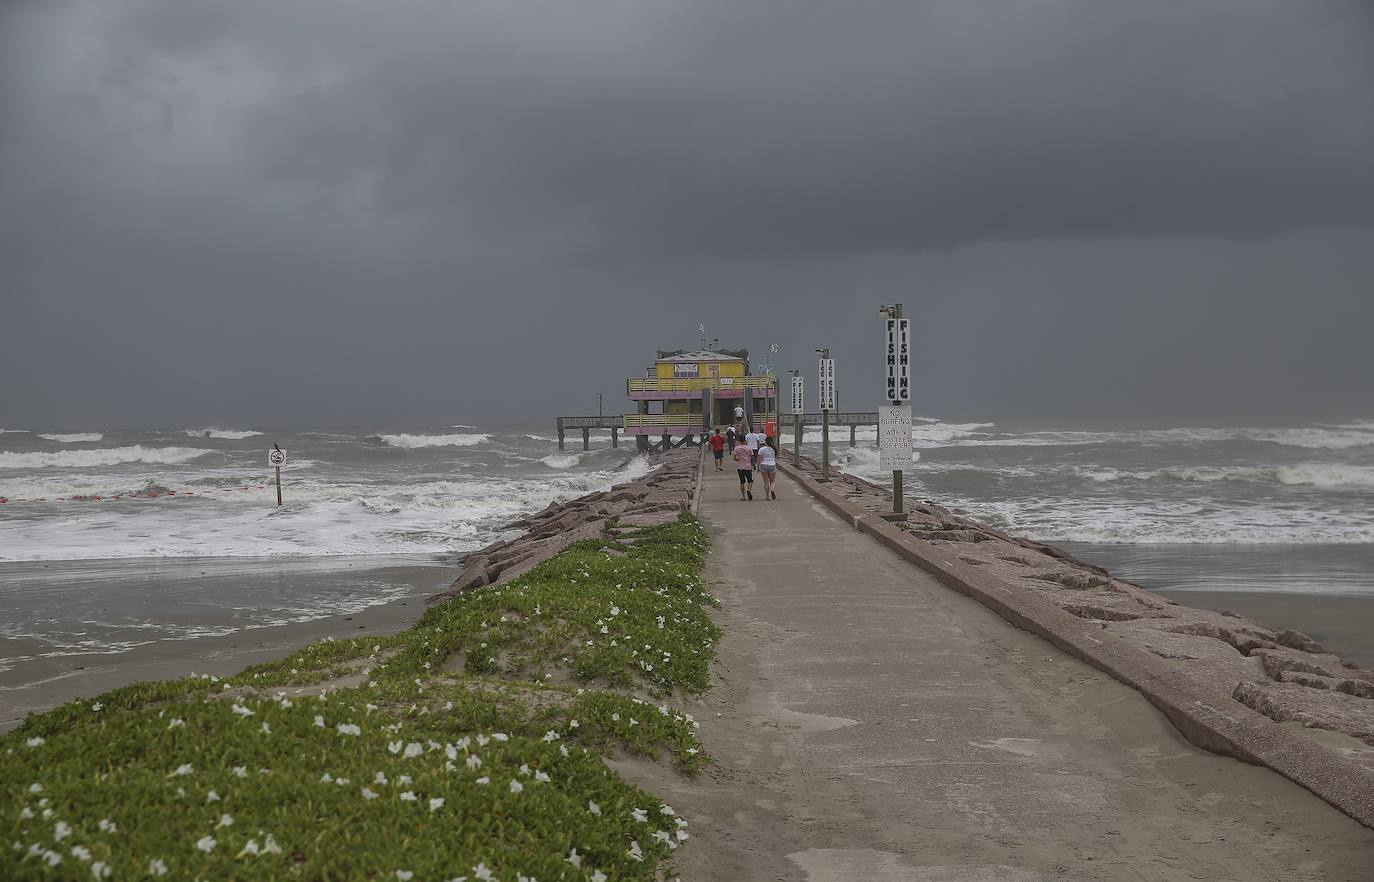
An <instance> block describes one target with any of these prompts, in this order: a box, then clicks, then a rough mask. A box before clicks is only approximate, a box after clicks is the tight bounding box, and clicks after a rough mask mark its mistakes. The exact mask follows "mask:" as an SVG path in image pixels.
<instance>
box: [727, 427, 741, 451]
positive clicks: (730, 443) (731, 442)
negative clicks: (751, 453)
mask: <svg viewBox="0 0 1374 882" xmlns="http://www.w3.org/2000/svg"><path fill="white" fill-rule="evenodd" d="M738 440H739V435H738V434H736V433H735V427H734V426H733V425H732V426H729V427H728V428H726V430H725V449H726V450H728V451H730V455H731V456H734V455H735V442H736V441H738Z"/></svg>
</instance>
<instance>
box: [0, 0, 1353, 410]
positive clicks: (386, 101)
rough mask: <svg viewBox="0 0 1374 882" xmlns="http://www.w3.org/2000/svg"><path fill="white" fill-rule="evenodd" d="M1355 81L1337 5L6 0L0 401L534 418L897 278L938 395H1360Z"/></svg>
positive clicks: (1259, 398)
mask: <svg viewBox="0 0 1374 882" xmlns="http://www.w3.org/2000/svg"><path fill="white" fill-rule="evenodd" d="M1371 95H1374V11H1371V7H1370V6H1369V5H1367V4H1364V3H1361V2H1348V3H1343V2H1322V3H1308V4H1294V3H1289V2H1279V0H1275V2H1252V0H1245V2H1241V0H1236V2H1209V3H1192V4H1162V3H1144V2H1142V3H1132V4H1126V3H1101V2H1082V3H1052V2H1027V3H977V4H974V3H964V2H959V3H914V2H891V3H881V2H867V3H864V2H860V3H845V4H798V3H771V2H770V3H765V2H750V3H716V2H698V3H670V2H647V0H640V2H629V0H623V2H605V3H552V2H551V3H544V4H516V3H509V2H485V3H476V2H474V3H449V2H437V0H435V2H420V0H416V2H407V3H362V2H340V0H329V2H324V0H311V2H307V0H297V2H291V3H229V2H219V3H212V2H185V0H149V2H124V3H98V2H89V3H66V2H29V3H12V4H8V5H6V6H5V7H4V8H3V10H0V234H3V236H0V260H2V262H0V320H3V324H4V326H5V332H6V336H7V337H10V338H11V339H12V340H13V342H12V343H11V344H9V346H8V348H7V349H6V350H4V351H3V352H0V367H3V368H5V369H6V370H7V373H9V374H10V375H11V376H21V375H29V374H32V372H33V368H34V366H35V365H38V364H42V365H43V370H42V372H41V374H40V375H39V376H37V377H35V378H34V380H33V382H31V383H25V384H22V385H19V386H11V387H10V388H8V389H6V394H5V396H4V397H5V399H6V400H5V401H0V404H5V405H6V406H7V410H8V413H12V414H14V415H15V416H14V418H15V419H19V420H21V421H24V420H35V419H36V420H45V421H49V422H57V421H61V422H64V423H68V424H79V425H85V424H89V421H90V420H96V421H98V422H102V423H111V422H112V421H118V422H124V423H137V422H139V421H156V422H159V423H164V422H167V421H168V420H183V421H198V420H226V419H240V420H248V421H255V422H262V421H267V420H275V421H320V420H327V421H332V422H359V421H363V422H366V421H368V420H373V419H375V420H402V419H410V420H419V421H429V420H431V419H438V420H442V419H443V418H444V416H441V414H442V415H451V414H453V413H456V412H458V411H459V410H462V409H472V410H474V411H477V412H481V413H490V414H493V415H499V416H502V417H506V418H511V419H517V418H525V417H529V418H533V419H543V418H544V417H545V416H547V415H549V414H550V413H551V412H553V411H557V410H566V409H567V408H568V405H567V402H568V400H569V399H570V398H573V397H575V398H577V399H578V400H583V399H589V394H588V393H587V392H586V391H585V389H587V388H591V389H593V390H594V389H595V388H602V389H605V391H607V392H609V393H615V391H616V389H617V382H616V378H617V377H623V376H624V375H626V374H628V373H634V372H637V371H638V370H639V369H641V368H642V365H641V364H640V362H642V361H643V360H644V359H645V358H646V357H647V355H648V354H649V353H650V352H651V350H652V349H653V348H655V347H656V346H660V345H661V346H670V345H682V344H691V343H693V342H695V341H694V340H693V337H694V335H693V334H692V329H694V328H695V326H696V324H697V323H698V321H702V320H704V321H706V323H707V324H708V325H710V326H711V331H710V335H711V336H715V335H719V336H721V337H722V338H724V339H723V342H725V343H728V344H731V345H749V346H752V347H753V348H754V349H755V350H759V349H761V348H762V347H764V346H766V344H767V343H768V342H772V341H774V340H776V341H777V342H782V343H783V344H784V346H785V351H786V352H788V353H789V357H790V358H792V359H794V360H796V361H797V363H798V364H800V365H805V364H809V361H807V360H805V359H802V358H800V354H801V353H807V354H808V356H807V357H808V358H809V352H810V349H811V348H812V347H813V346H815V345H822V344H823V343H830V344H831V345H833V346H834V347H836V349H837V353H839V354H842V355H843V356H844V357H846V358H848V359H849V360H850V363H854V364H856V367H855V368H854V369H852V370H851V372H850V373H849V374H848V375H849V376H854V377H856V378H864V380H865V381H866V380H867V379H869V378H870V375H872V374H874V373H876V371H875V370H874V368H873V366H871V365H868V364H867V362H864V363H863V364H864V365H865V367H862V368H859V367H858V366H857V362H858V360H859V359H860V358H861V354H866V349H865V347H866V345H867V341H868V340H869V338H870V337H872V335H873V328H872V324H873V321H874V317H873V307H874V305H875V304H876V303H878V302H881V301H887V300H892V299H906V300H907V302H908V303H909V304H910V305H912V306H916V305H918V304H919V305H920V307H921V309H922V311H923V312H924V313H925V314H928V315H930V316H939V320H940V322H941V325H942V328H941V329H940V330H939V331H938V332H935V333H930V334H929V337H928V345H927V348H926V358H927V367H928V368H929V369H930V370H931V371H935V370H937V369H941V368H943V369H945V370H946V371H947V372H948V373H949V374H951V375H952V377H957V379H954V378H952V377H945V378H944V379H943V382H942V385H940V386H939V387H938V388H936V389H932V391H931V396H932V400H933V402H934V406H936V407H943V408H945V409H950V408H954V409H958V410H960V411H962V412H977V411H979V410H982V411H984V412H989V413H993V415H995V414H996V413H997V412H1005V411H1009V410H1015V409H1019V410H1021V411H1024V412H1029V411H1034V410H1036V409H1044V408H1050V409H1051V410H1053V411H1054V412H1059V413H1079V412H1084V411H1092V412H1098V411H1101V410H1104V409H1106V410H1114V411H1115V412H1118V413H1135V412H1151V413H1162V414H1167V413H1179V414H1186V413H1189V412H1194V413H1196V412H1212V411H1215V410H1217V409H1218V408H1221V407H1232V408H1234V409H1237V410H1242V411H1248V412H1269V413H1275V414H1282V413H1288V412H1296V411H1299V410H1309V411H1314V412H1315V411H1319V410H1323V409H1325V410H1331V409H1338V408H1340V407H1343V406H1347V405H1348V406H1350V407H1354V408H1355V409H1357V410H1358V409H1359V406H1360V405H1359V404H1358V403H1355V404H1349V402H1351V401H1356V402H1358V401H1359V400H1360V399H1359V392H1358V388H1357V387H1358V385H1359V384H1358V383H1356V382H1355V381H1354V380H1352V379H1349V378H1348V377H1349V375H1350V374H1351V373H1352V372H1353V373H1354V374H1356V375H1358V374H1359V373H1360V372H1365V373H1368V370H1367V369H1368V368H1369V367H1370V364H1369V356H1367V355H1360V354H1359V353H1360V352H1361V351H1363V349H1366V348H1368V347H1363V346H1361V344H1360V343H1359V342H1358V340H1357V339H1356V338H1355V337H1353V336H1352V334H1353V331H1352V330H1351V329H1352V328H1353V327H1356V326H1357V325H1358V323H1359V322H1365V323H1366V324H1367V322H1368V320H1369V319H1370V318H1374V316H1371V314H1370V313H1371V308H1370V307H1369V305H1368V295H1367V293H1366V292H1367V291H1368V290H1369V284H1368V283H1369V282H1370V281H1371V278H1372V277H1374V274H1371V264H1370V260H1369V258H1368V255H1369V253H1370V251H1371V249H1370V244H1371V235H1370V233H1369V230H1370V228H1371V227H1374V149H1371V145H1374V99H1372V98H1371ZM1085 241H1086V242H1088V243H1096V244H1084V242H1085ZM1162 263H1163V264H1166V265H1161V264H1162ZM1145 280H1149V282H1148V283H1147V282H1146V281H1145ZM1152 286H1153V287H1152ZM741 299H743V300H744V301H748V302H750V303H751V305H750V306H748V307H744V308H741V307H739V306H738V305H735V306H732V305H731V304H732V303H734V304H738V303H739V302H740V301H741ZM1304 307H1305V308H1304ZM1237 311H1239V312H1240V313H1242V314H1245V313H1247V312H1248V313H1250V314H1252V315H1251V316H1250V317H1249V318H1244V319H1241V320H1239V322H1238V320H1237V317H1236V312H1237ZM532 315H536V316H538V321H537V322H536V323H535V324H534V325H533V326H531V323H530V322H529V321H528V319H529V317H530V316H532ZM1254 315H1258V316H1272V315H1284V316H1287V318H1286V319H1285V320H1284V321H1275V322H1269V321H1268V320H1267V319H1265V320H1256V319H1254V317H1253V316H1254ZM731 316H740V317H742V318H731ZM1049 316H1054V320H1053V321H1050V320H1049ZM1123 316H1129V325H1122V324H1121V319H1122V317H1123ZM1332 317H1339V320H1337V321H1334V322H1332V321H1330V319H1331V318H1332ZM1238 323H1239V324H1240V325H1244V326H1247V327H1250V328H1251V329H1252V334H1251V336H1249V337H1245V336H1240V337H1233V336H1232V334H1231V329H1232V328H1234V327H1236V326H1237V324H1238ZM1122 327H1129V329H1130V330H1131V331H1133V332H1136V333H1138V334H1140V335H1141V337H1142V339H1148V340H1150V341H1151V343H1152V345H1155V346H1158V347H1159V348H1160V349H1161V350H1163V351H1167V352H1168V353H1169V356H1170V359H1172V361H1171V362H1170V363H1168V364H1165V363H1158V364H1155V365H1152V366H1151V367H1150V369H1149V370H1142V369H1141V365H1139V364H1127V363H1125V362H1124V361H1123V360H1122V359H1121V358H1120V357H1119V353H1120V351H1121V349H1120V343H1119V341H1117V342H1116V343H1113V342H1112V341H1113V340H1114V339H1115V337H1116V336H1117V335H1118V334H1119V332H1120V329H1121V328H1122ZM16 329H18V330H17V332H16ZM1028 329H1034V332H1035V334H1037V335H1038V336H1039V338H1040V340H1041V341H1053V345H1039V346H1037V345H1034V343H1033V342H1031V341H1030V340H1028V339H1027V338H1026V336H1025V332H1026V331H1027V330H1028ZM1294 330H1298V331H1301V332H1302V333H1303V334H1304V335H1305V336H1306V337H1307V338H1308V339H1306V340H1294V339H1293V336H1292V333H1293V331H1294ZM1285 335H1287V336H1285ZM822 337H824V338H825V339H821V338H822ZM740 338H744V339H740ZM1202 339H1206V340H1208V341H1210V343H1209V345H1210V346H1211V347H1212V348H1213V350H1214V351H1212V352H1210V353H1209V352H1208V351H1207V347H1206V346H1200V340H1202ZM1217 347H1221V348H1222V351H1223V352H1224V357H1221V358H1218V357H1217V356H1216V351H1215V350H1216V348H1217ZM1294 347H1296V352H1295V353H1294V354H1295V356H1296V357H1295V358H1294V359H1293V365H1292V366H1291V367H1290V368H1288V369H1287V370H1285V371H1283V372H1279V371H1277V369H1276V368H1275V367H1274V366H1275V365H1276V364H1278V363H1281V362H1276V361H1275V360H1274V359H1273V357H1272V352H1273V351H1275V350H1280V351H1288V352H1294ZM1352 347H1353V348H1352ZM59 353H60V357H58V354H59ZM1089 365H1090V366H1089ZM569 366H571V367H572V368H573V370H572V371H571V373H573V374H585V375H586V376H587V378H588V379H587V380H586V385H585V386H584V385H583V384H582V382H578V381H575V380H571V379H569V377H568V375H569V373H570V372H569V371H568V370H566V368H567V367H569ZM555 368H556V369H557V376H558V381H557V382H555V383H552V384H551V383H549V382H548V381H547V380H546V379H545V378H546V377H548V376H549V372H550V370H551V369H555ZM473 377H490V378H495V377H499V378H500V381H499V382H497V381H496V380H495V379H493V380H491V381H490V382H487V383H478V384H472V383H471V382H470V379H471V378H473ZM1332 377H1336V378H1337V379H1335V380H1333V379H1332ZM283 378H286V379H283ZM858 382H859V381H858V379H856V381H855V383H856V385H858ZM458 384H461V385H458ZM874 385H876V384H874ZM1010 387H1014V388H1015V391H1014V392H1012V391H1009V388H1010ZM512 389H515V390H519V392H518V393H514V394H513V393H512V392H510V391H509V390H512ZM264 390H270V391H268V392H267V393H266V394H264ZM940 390H944V391H940ZM1276 392H1277V393H1278V394H1276ZM941 396H944V397H943V398H942V397H941ZM1180 396H1182V400H1180ZM1189 396H1191V399H1190V397H1189ZM593 397H594V396H593ZM857 403H858V402H856V404H857ZM869 403H870V404H871V402H869ZM1170 408H1173V410H1170ZM576 409H583V410H585V409H587V408H586V407H585V406H580V407H579V408H576ZM9 419H10V417H8V416H4V417H3V418H0V424H3V422H4V421H6V420H9Z"/></svg>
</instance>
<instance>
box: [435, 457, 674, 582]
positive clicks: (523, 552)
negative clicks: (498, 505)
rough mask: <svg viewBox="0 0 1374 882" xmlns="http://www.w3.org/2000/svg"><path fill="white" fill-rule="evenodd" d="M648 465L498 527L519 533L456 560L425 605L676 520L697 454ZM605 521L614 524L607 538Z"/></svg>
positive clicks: (504, 579)
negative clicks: (584, 546)
mask: <svg viewBox="0 0 1374 882" xmlns="http://www.w3.org/2000/svg"><path fill="white" fill-rule="evenodd" d="M650 465H651V469H652V470H651V471H650V472H649V473H648V474H647V475H645V476H644V477H642V478H638V479H636V480H634V481H629V482H627V483H624V484H617V485H615V486H614V487H612V488H611V489H609V490H604V491H601V492H599V493H589V494H587V495H586V496H579V497H577V498H576V499H571V500H569V501H567V502H561V503H553V504H551V505H549V506H548V507H547V508H545V509H544V510H543V511H541V512H539V513H538V514H533V515H530V516H529V517H527V518H520V519H519V520H515V521H511V522H510V523H508V524H505V525H503V526H502V527H501V530H502V531H511V530H523V531H524V532H523V533H522V534H521V535H520V536H517V537H515V538H513V539H507V540H503V541H501V542H495V543H493V544H491V545H488V546H487V547H486V548H483V549H481V550H479V551H474V552H472V553H471V554H468V555H466V556H465V557H463V558H460V559H459V561H458V563H459V564H460V565H461V566H462V568H463V570H462V573H461V574H460V575H459V576H458V578H457V579H456V580H454V582H453V584H452V585H451V586H449V588H448V589H447V590H446V591H443V592H441V593H439V594H435V595H434V596H432V597H430V598H428V599H427V601H426V602H428V603H431V604H433V603H441V602H443V601H445V600H448V599H449V598H451V597H453V596H455V595H457V594H461V593H463V592H464V591H471V590H472V589H474V588H480V587H482V586H484V585H498V584H500V583H502V582H508V581H510V580H511V579H514V578H517V577H519V576H521V575H523V574H524V573H527V572H529V571H530V570H531V569H533V568H534V567H536V566H538V565H539V564H541V563H543V562H544V561H546V560H548V559H549V558H551V557H553V556H554V555H556V554H558V553H559V552H561V551H562V550H563V549H565V548H567V547H568V546H569V545H571V544H573V543H574V542H577V541H579V540H582V539H596V538H605V537H607V536H614V535H615V534H616V533H617V532H618V531H619V530H621V529H632V528H638V527H648V526H653V525H655V524H665V523H669V522H671V521H675V520H677V517H678V515H679V514H681V513H682V512H684V511H687V510H689V509H690V508H691V506H692V502H693V500H694V499H696V495H697V492H698V489H699V488H698V476H699V467H700V450H699V448H696V447H692V448H682V449H679V450H673V451H670V452H668V453H663V454H656V455H653V456H651V458H650ZM608 521H609V522H611V523H612V524H613V525H614V526H613V527H612V528H611V530H610V531H609V533H608V532H607V522H608Z"/></svg>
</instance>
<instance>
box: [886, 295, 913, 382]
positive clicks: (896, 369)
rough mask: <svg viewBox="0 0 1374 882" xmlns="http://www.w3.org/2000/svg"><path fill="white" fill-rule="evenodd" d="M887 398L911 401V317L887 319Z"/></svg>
mask: <svg viewBox="0 0 1374 882" xmlns="http://www.w3.org/2000/svg"><path fill="white" fill-rule="evenodd" d="M897 308H898V309H900V307H897ZM887 400H888V401H890V402H892V403H893V404H909V403H910V402H911V319H904V318H890V319H888V320H887Z"/></svg>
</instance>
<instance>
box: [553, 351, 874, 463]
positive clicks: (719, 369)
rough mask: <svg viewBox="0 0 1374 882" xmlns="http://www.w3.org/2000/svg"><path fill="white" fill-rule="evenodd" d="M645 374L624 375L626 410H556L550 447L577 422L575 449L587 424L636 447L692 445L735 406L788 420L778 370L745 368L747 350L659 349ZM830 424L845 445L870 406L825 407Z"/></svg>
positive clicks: (764, 420) (758, 421) (817, 417)
mask: <svg viewBox="0 0 1374 882" xmlns="http://www.w3.org/2000/svg"><path fill="white" fill-rule="evenodd" d="M646 374H647V376H644V377H630V378H628V379H626V381H625V395H626V397H627V398H628V399H629V400H630V401H631V402H632V403H633V406H634V410H633V412H630V413H625V414H619V415H614V414H608V415H604V416H603V415H599V416H561V417H558V418H557V422H556V429H557V432H558V449H559V450H564V449H566V441H567V433H568V432H569V431H578V430H581V432H582V449H583V450H588V449H590V448H591V433H592V431H593V430H596V431H607V430H609V431H610V433H611V446H612V447H619V446H620V436H621V434H624V435H625V436H627V437H630V436H633V437H634V439H635V444H636V445H637V446H638V448H639V449H640V451H642V452H648V451H651V450H671V449H672V448H674V447H682V446H684V445H688V446H695V445H697V444H700V443H702V441H703V440H704V439H705V437H706V436H707V435H709V434H710V433H711V431H713V430H714V429H716V428H720V427H724V426H728V425H731V424H732V423H734V422H735V408H737V407H738V408H740V409H742V410H743V412H744V414H745V420H746V421H747V422H748V423H749V425H751V426H764V427H768V428H772V429H774V430H776V429H777V427H778V424H779V423H780V422H782V419H781V418H786V421H785V422H783V424H782V427H781V428H782V431H783V432H786V431H787V429H788V428H789V426H791V425H792V424H793V420H792V419H791V416H792V414H790V413H789V414H780V413H779V407H780V402H779V399H778V378H777V377H776V376H775V375H774V374H773V373H772V368H771V367H770V368H766V369H764V370H763V371H761V372H760V373H757V374H755V373H752V372H751V371H750V365H749V351H748V350H745V349H741V350H728V349H727V350H719V351H717V350H706V349H701V350H659V351H658V357H657V359H656V360H655V362H654V365H653V367H651V368H649V369H648V370H647V371H646ZM821 424H822V421H821V414H819V413H805V414H802V418H801V425H802V426H819V425H821ZM830 425H831V426H832V427H838V426H848V427H849V444H850V446H851V447H852V446H854V444H855V443H856V440H857V439H856V437H855V432H856V430H857V429H858V427H860V426H876V425H878V414H877V413H876V412H874V411H862V412H860V411H855V412H848V413H846V412H831V414H830Z"/></svg>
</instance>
